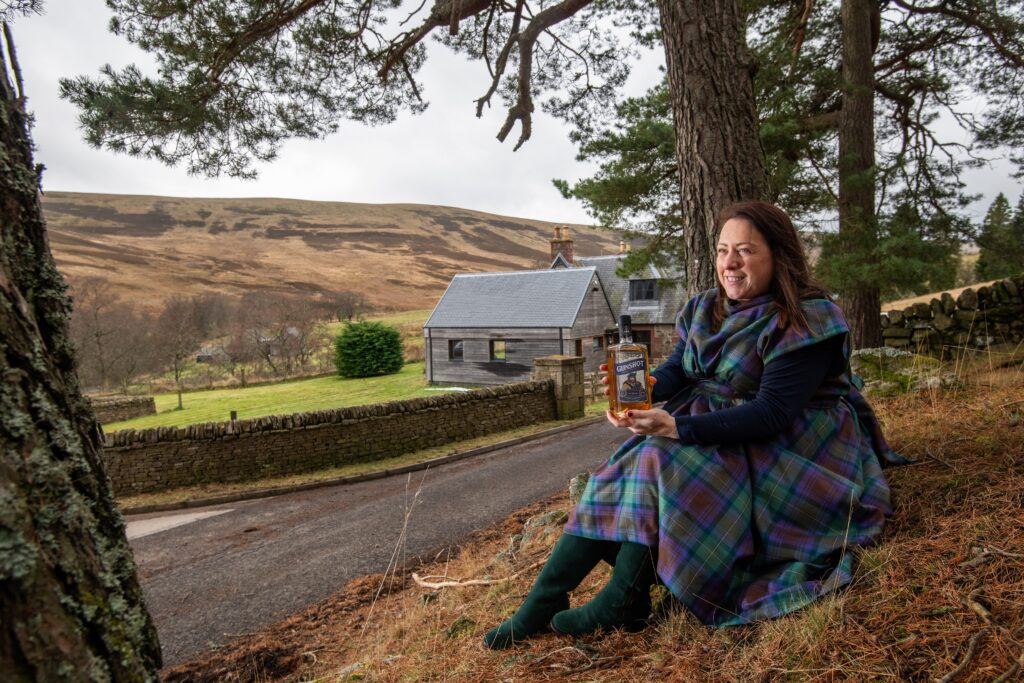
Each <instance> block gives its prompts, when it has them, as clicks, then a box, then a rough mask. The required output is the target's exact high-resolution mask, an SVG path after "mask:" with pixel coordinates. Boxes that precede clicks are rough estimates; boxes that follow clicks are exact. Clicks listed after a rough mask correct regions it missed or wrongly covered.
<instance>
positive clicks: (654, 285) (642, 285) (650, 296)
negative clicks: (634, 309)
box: [629, 280, 658, 303]
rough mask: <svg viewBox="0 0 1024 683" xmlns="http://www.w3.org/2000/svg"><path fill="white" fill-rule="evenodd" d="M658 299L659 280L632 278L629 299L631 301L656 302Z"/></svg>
mask: <svg viewBox="0 0 1024 683" xmlns="http://www.w3.org/2000/svg"><path fill="white" fill-rule="evenodd" d="M657 300H658V281H657V280H630V281H629V301H630V303H645V302H655V301H657Z"/></svg>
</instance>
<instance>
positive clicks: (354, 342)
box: [334, 321, 404, 377]
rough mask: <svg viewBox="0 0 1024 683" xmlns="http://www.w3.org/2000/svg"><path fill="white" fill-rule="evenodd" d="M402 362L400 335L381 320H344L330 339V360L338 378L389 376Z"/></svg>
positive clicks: (398, 368)
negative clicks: (331, 341) (342, 325)
mask: <svg viewBox="0 0 1024 683" xmlns="http://www.w3.org/2000/svg"><path fill="white" fill-rule="evenodd" d="M403 362H404V361H403V358H402V335H401V334H399V332H398V330H396V329H395V328H393V327H391V326H389V325H385V324H384V323H379V322H371V321H362V322H354V323H353V322H348V323H346V324H345V327H344V329H343V330H342V331H341V333H340V334H339V335H338V336H337V337H336V338H335V340H334V363H335V365H336V366H337V368H338V374H339V375H341V376H342V377H376V376H377V375H391V374H394V373H396V372H398V371H399V370H401V369H402V363H403Z"/></svg>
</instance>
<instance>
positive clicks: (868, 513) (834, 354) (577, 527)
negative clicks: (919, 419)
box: [484, 202, 898, 648]
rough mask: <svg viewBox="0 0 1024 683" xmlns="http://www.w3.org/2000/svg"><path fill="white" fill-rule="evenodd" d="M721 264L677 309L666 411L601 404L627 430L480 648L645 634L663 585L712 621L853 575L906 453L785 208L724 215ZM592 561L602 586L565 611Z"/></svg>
mask: <svg viewBox="0 0 1024 683" xmlns="http://www.w3.org/2000/svg"><path fill="white" fill-rule="evenodd" d="M716 271H717V275H718V284H719V286H718V287H717V288H716V289H711V290H708V291H707V292H704V293H702V294H699V295H697V296H696V297H694V298H693V299H692V300H690V301H689V302H688V303H687V304H686V306H685V307H684V308H683V310H682V312H681V313H680V317H679V319H678V325H677V331H678V334H679V342H678V344H677V346H676V349H675V352H674V353H673V355H672V357H671V358H670V359H669V360H668V361H667V362H665V363H664V364H663V365H661V366H660V367H659V368H658V369H657V370H655V371H654V372H653V373H652V384H653V400H654V401H655V402H659V401H668V403H667V404H666V405H665V407H664V408H663V409H658V408H655V409H652V410H633V411H631V412H629V413H628V414H627V415H626V417H625V418H624V419H621V420H620V419H617V418H616V417H615V416H614V415H612V414H611V413H609V414H608V419H609V420H610V421H611V422H612V424H614V425H616V426H617V427H623V428H627V429H629V430H630V431H631V432H633V433H634V434H635V436H634V437H632V438H630V439H628V440H627V441H626V442H625V443H624V444H623V445H622V446H621V447H620V448H619V449H618V450H617V451H616V452H615V453H614V454H613V455H612V456H611V458H610V459H609V460H608V461H607V462H606V463H605V464H604V465H602V466H601V467H600V468H599V469H598V470H597V471H596V472H595V473H594V474H593V476H592V477H591V479H590V481H589V483H588V484H587V488H586V491H585V492H584V494H583V498H582V500H581V501H580V503H579V504H578V505H577V506H576V508H575V510H574V511H573V512H572V514H571V516H570V518H569V521H568V523H567V524H566V527H565V532H564V533H563V535H562V536H561V538H559V540H558V542H557V543H556V544H555V547H554V549H553V550H552V553H551V557H550V558H549V559H548V560H547V562H546V563H545V565H544V568H543V569H542V570H541V572H540V574H539V576H538V577H537V579H536V582H535V583H534V585H533V588H532V589H531V590H530V593H529V595H527V597H526V600H525V601H524V603H523V605H522V606H521V607H520V608H519V610H518V611H517V612H516V613H515V614H514V615H513V616H512V617H511V618H510V619H508V620H506V621H504V622H502V623H501V624H500V625H499V626H497V627H496V628H494V629H492V630H491V631H489V632H488V633H487V635H486V636H485V637H484V643H485V645H486V646H487V647H491V648H505V647H509V646H511V645H513V644H514V643H515V642H517V641H521V640H523V639H525V638H528V637H530V636H531V635H533V634H535V633H537V632H539V631H541V630H544V629H546V628H547V627H548V626H549V625H550V626H551V627H552V628H553V629H554V630H555V631H557V632H559V633H564V634H571V635H581V634H585V633H590V632H593V631H597V630H599V629H611V628H621V627H626V628H634V627H638V626H642V625H643V624H644V623H645V620H646V619H647V617H648V616H649V614H650V609H651V603H650V588H651V586H652V585H653V584H654V583H655V582H656V581H659V580H660V581H661V582H663V583H664V585H665V586H666V587H667V588H668V589H669V590H670V591H671V592H672V594H673V595H674V596H675V597H676V598H678V599H679V600H680V601H681V602H682V603H683V604H684V605H686V606H687V607H688V608H689V609H690V610H691V611H692V612H693V613H694V614H695V615H696V616H697V617H698V618H699V619H700V620H701V621H702V622H704V623H705V624H708V625H712V626H728V625H735V624H746V623H749V622H751V621H754V620H757V619H768V618H772V617H777V616H780V615H783V614H786V613H788V612H792V611H793V610H796V609H799V608H801V607H803V606H804V605H806V604H808V603H810V602H811V601H813V600H815V599H816V598H818V597H820V596H821V595H823V594H825V593H828V592H829V591H833V590H835V589H836V588H838V587H840V586H842V585H844V584H846V583H848V582H849V581H850V580H851V562H852V559H853V554H852V553H851V552H850V547H851V546H862V545H867V544H870V543H872V542H873V541H875V540H876V539H877V538H878V536H879V534H881V532H882V527H883V525H884V523H885V519H886V517H887V516H889V515H890V514H891V511H892V509H891V506H890V503H889V487H888V485H887V483H886V481H885V477H884V476H883V474H882V470H881V461H883V460H885V461H889V462H896V461H898V456H896V455H895V454H894V453H893V452H892V451H891V449H890V448H889V446H888V444H887V443H886V442H885V440H884V438H883V437H882V434H881V431H880V429H879V426H878V422H877V421H876V419H875V417H874V414H873V413H872V411H871V409H870V407H869V406H868V405H867V403H866V402H865V401H864V399H863V397H862V396H861V395H860V394H859V393H858V392H857V390H856V389H855V388H854V387H853V386H852V384H851V374H850V370H849V339H848V337H849V327H848V326H847V324H846V320H845V319H844V318H843V315H842V313H841V312H840V310H839V308H838V307H837V306H836V305H835V304H834V303H832V302H831V301H830V300H829V299H828V297H827V295H826V293H825V292H824V291H823V290H822V289H821V287H819V286H818V285H817V284H816V283H815V282H814V280H813V278H812V276H811V274H810V270H809V268H808V265H807V259H806V256H805V255H804V252H803V248H802V246H801V244H800V239H799V237H798V236H797V233H796V230H795V229H794V228H793V224H792V222H791V221H790V219H789V216H787V215H786V214H785V213H784V212H783V211H782V210H780V209H778V208H777V207H775V206H773V205H771V204H767V203H764V202H744V203H740V204H735V205H733V206H730V207H728V208H726V209H725V210H724V211H723V212H722V215H721V222H720V227H719V236H718V243H717V259H716ZM602 369H603V370H606V368H602ZM605 381H606V382H607V378H605ZM601 560H605V561H607V562H609V564H612V565H613V566H614V571H613V574H612V578H611V580H610V582H609V583H608V584H607V585H606V586H605V587H604V588H603V589H602V590H601V591H600V592H599V593H598V594H597V596H595V597H594V599H593V600H591V601H590V602H588V603H587V604H585V605H583V606H580V607H576V608H574V609H569V592H570V591H572V590H573V589H575V588H576V587H577V586H578V585H579V584H580V582H582V580H583V579H584V578H585V577H586V576H587V574H588V573H589V572H590V571H591V570H592V569H593V568H594V567H595V566H596V565H597V564H598V563H599V562H600V561H601Z"/></svg>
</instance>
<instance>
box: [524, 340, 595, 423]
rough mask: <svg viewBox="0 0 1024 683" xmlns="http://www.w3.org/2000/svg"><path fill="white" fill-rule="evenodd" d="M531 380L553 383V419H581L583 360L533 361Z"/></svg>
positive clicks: (572, 358) (573, 358) (563, 358)
mask: <svg viewBox="0 0 1024 683" xmlns="http://www.w3.org/2000/svg"><path fill="white" fill-rule="evenodd" d="M533 379H535V380H539V381H543V380H546V379H550V380H553V381H554V383H555V417H556V418H557V419H559V420H572V419H575V418H578V417H583V408H584V401H583V359H582V358H580V357H578V356H543V357H541V358H535V359H534V360H533Z"/></svg>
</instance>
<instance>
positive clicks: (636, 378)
mask: <svg viewBox="0 0 1024 683" xmlns="http://www.w3.org/2000/svg"><path fill="white" fill-rule="evenodd" d="M650 372H651V368H650V364H649V363H648V361H647V347H645V346H644V345H643V344H634V343H633V319H632V318H631V317H630V316H628V315H623V316H619V343H618V344H613V345H611V346H609V347H608V410H610V411H611V412H612V414H614V415H615V416H616V417H618V418H623V417H625V416H626V411H628V410H634V409H636V410H648V409H649V408H650V407H651V384H650V382H649V381H648V377H649V376H650Z"/></svg>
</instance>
